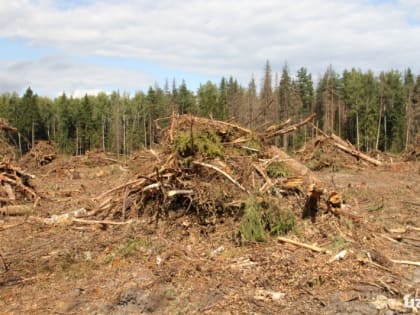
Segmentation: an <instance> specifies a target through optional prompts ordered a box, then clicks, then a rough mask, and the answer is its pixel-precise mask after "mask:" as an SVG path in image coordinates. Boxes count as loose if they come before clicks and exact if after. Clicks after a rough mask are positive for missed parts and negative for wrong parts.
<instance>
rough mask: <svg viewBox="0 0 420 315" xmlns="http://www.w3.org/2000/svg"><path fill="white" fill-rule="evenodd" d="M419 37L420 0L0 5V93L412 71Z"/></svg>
mask: <svg viewBox="0 0 420 315" xmlns="http://www.w3.org/2000/svg"><path fill="white" fill-rule="evenodd" d="M419 38H420V0H387V1H385V0H353V1H344V0H300V1H295V0H260V1H255V0H252V1H251V0H243V1H241V2H227V1H222V0H213V1H204V0H192V1H184V2H174V1H170V0H156V1H149V0H130V1H112V0H106V1H95V0H91V1H88V0H77V1H64V0H57V1H54V0H33V1H31V0H15V1H7V2H6V1H2V2H1V3H0V47H1V49H0V92H4V91H17V92H18V93H22V92H23V91H24V89H25V88H26V87H27V86H28V85H30V86H31V87H32V88H33V89H34V90H35V91H36V92H37V93H38V94H42V95H48V96H56V95H58V94H60V93H62V92H63V91H65V92H66V93H68V94H72V95H75V96H80V95H83V94H84V93H92V94H94V93H97V92H99V91H102V90H104V91H111V90H120V91H126V92H129V93H133V92H134V91H136V90H146V89H147V88H148V87H149V86H150V85H154V84H159V85H160V86H163V85H164V83H165V80H166V79H168V80H169V82H170V84H171V83H172V79H175V80H176V81H177V82H178V83H180V82H181V81H182V80H183V79H185V81H186V83H187V85H188V86H189V87H190V88H191V89H193V90H195V89H197V88H198V86H199V84H200V83H205V82H206V81H207V80H211V81H213V82H218V81H219V80H220V78H221V77H222V76H230V75H232V76H234V77H235V78H238V80H239V81H240V83H241V84H243V85H244V86H246V85H247V84H248V82H249V80H250V78H251V76H252V75H254V76H255V77H256V79H257V82H259V80H260V77H261V76H262V69H263V66H264V63H265V61H266V60H267V59H268V60H270V62H271V65H272V68H273V71H274V72H281V68H282V67H283V65H284V64H285V62H287V64H288V66H289V68H290V71H291V72H292V73H294V72H295V71H296V70H297V69H298V68H299V67H301V66H305V67H307V68H308V69H309V70H310V71H311V72H312V73H313V74H314V76H315V77H317V76H319V75H320V74H321V73H322V72H323V71H325V69H326V68H327V67H328V66H329V65H330V64H332V65H333V67H334V68H335V69H336V70H337V71H341V70H343V69H344V68H351V67H357V68H361V69H363V70H366V69H373V70H374V71H376V72H378V71H381V70H389V69H399V70H404V69H405V68H407V67H411V68H412V70H413V71H414V72H415V73H420V65H419V63H418V56H419V55H420V41H419Z"/></svg>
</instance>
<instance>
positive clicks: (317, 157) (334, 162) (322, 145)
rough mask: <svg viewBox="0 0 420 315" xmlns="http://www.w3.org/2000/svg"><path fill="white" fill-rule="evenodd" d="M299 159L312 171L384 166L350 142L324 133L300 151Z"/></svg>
mask: <svg viewBox="0 0 420 315" xmlns="http://www.w3.org/2000/svg"><path fill="white" fill-rule="evenodd" d="M319 131H320V132H322V131H321V130H319ZM299 157H300V160H301V161H302V162H304V163H305V164H307V165H308V166H309V168H310V169H312V170H320V169H323V168H334V169H340V168H360V167H364V166H367V165H375V166H379V165H381V164H382V163H381V161H379V160H377V159H375V158H373V157H371V156H369V155H366V154H364V153H362V152H360V151H358V150H357V149H356V148H355V147H354V145H353V144H352V143H350V142H349V141H345V140H343V139H342V138H340V137H338V136H337V135H335V134H331V135H327V134H325V133H324V132H322V135H320V136H317V137H315V138H314V139H312V140H310V141H309V142H307V143H306V144H305V146H304V147H303V148H302V149H301V150H300V151H299Z"/></svg>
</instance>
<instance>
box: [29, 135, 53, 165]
mask: <svg viewBox="0 0 420 315" xmlns="http://www.w3.org/2000/svg"><path fill="white" fill-rule="evenodd" d="M56 157H57V150H56V147H55V145H54V144H53V143H52V142H51V141H38V142H37V143H36V145H35V146H34V147H33V148H32V149H31V150H30V151H29V152H28V153H26V154H25V155H24V156H23V157H22V159H21V163H22V164H24V165H25V166H26V167H28V166H31V167H34V168H36V167H41V166H44V165H47V164H49V163H51V162H52V161H53V160H54V159H55V158H56Z"/></svg>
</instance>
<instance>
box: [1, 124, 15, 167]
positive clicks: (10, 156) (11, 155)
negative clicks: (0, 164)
mask: <svg viewBox="0 0 420 315" xmlns="http://www.w3.org/2000/svg"><path fill="white" fill-rule="evenodd" d="M6 132H12V133H15V132H17V129H16V128H14V127H13V126H11V125H10V124H9V123H8V122H7V121H6V120H4V119H3V118H0V159H1V160H3V161H12V160H15V159H16V154H15V148H14V147H13V146H11V145H10V144H9V141H8V140H7V137H6Z"/></svg>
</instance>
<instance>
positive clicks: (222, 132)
mask: <svg viewBox="0 0 420 315" xmlns="http://www.w3.org/2000/svg"><path fill="white" fill-rule="evenodd" d="M313 118H314V115H312V116H310V117H308V118H307V119H305V120H304V121H302V122H300V123H298V124H295V125H284V124H283V125H282V126H271V127H269V128H268V129H266V130H265V131H264V132H262V133H258V132H255V131H253V130H250V129H247V128H244V127H241V126H239V125H236V124H233V123H229V122H223V121H217V120H213V119H206V118H200V117H195V116H191V115H182V116H178V115H173V117H172V121H171V124H170V127H168V128H167V129H166V130H165V131H164V132H163V134H162V136H161V139H163V140H162V143H163V144H162V146H161V147H160V148H159V149H156V150H154V151H153V154H150V155H149V160H148V161H144V163H143V165H144V167H143V168H142V169H143V170H145V169H148V171H145V172H144V173H141V174H138V175H137V176H136V177H134V178H133V180H131V181H129V182H127V183H125V184H123V185H120V186H118V187H115V188H113V189H111V190H109V191H106V192H104V193H102V194H101V195H99V196H98V197H96V198H95V199H94V201H95V202H96V208H95V209H94V210H92V211H91V212H90V215H91V216H93V215H95V216H96V217H97V218H101V219H119V220H121V221H124V220H126V219H128V218H133V217H137V216H139V215H142V214H147V215H149V216H150V217H152V218H153V220H155V222H158V220H159V219H161V218H166V217H168V218H174V219H177V218H180V217H183V216H185V215H191V216H194V217H195V218H197V219H198V222H199V223H201V224H207V223H209V222H210V221H211V220H212V219H214V218H217V217H220V216H224V215H235V214H243V212H244V208H245V204H246V203H247V202H248V201H249V200H250V199H253V200H256V201H257V202H258V204H260V205H262V206H263V207H267V208H282V209H284V208H285V207H286V208H288V209H291V210H292V211H293V210H295V211H300V212H301V211H302V209H303V208H304V207H305V208H308V209H307V210H309V211H312V210H314V209H315V208H316V207H317V203H318V201H319V197H320V195H322V193H323V188H322V183H321V182H320V181H319V180H317V178H316V177H315V176H314V175H313V174H312V173H311V171H310V170H309V169H307V168H306V167H305V166H304V165H302V164H301V163H299V162H298V161H296V160H294V159H292V158H291V157H290V156H288V155H287V154H286V153H285V152H283V151H282V150H280V149H279V148H277V147H275V146H272V145H269V144H268V142H269V141H268V140H269V139H270V138H271V137H274V136H277V135H281V134H285V133H287V132H291V131H294V130H296V128H297V126H301V125H304V124H305V123H307V122H309V121H311V120H312V119H313ZM279 203H282V204H281V206H280V205H279ZM245 210H246V209H245Z"/></svg>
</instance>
